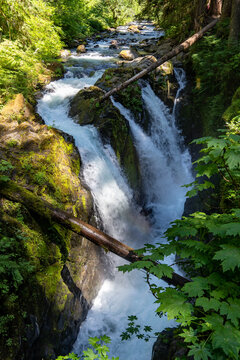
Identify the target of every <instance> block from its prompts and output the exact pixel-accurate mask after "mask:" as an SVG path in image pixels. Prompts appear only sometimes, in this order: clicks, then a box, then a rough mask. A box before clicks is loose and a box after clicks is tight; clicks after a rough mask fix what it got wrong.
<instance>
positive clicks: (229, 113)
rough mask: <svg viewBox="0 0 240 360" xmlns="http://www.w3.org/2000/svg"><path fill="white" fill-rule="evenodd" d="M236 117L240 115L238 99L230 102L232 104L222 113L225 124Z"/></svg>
mask: <svg viewBox="0 0 240 360" xmlns="http://www.w3.org/2000/svg"><path fill="white" fill-rule="evenodd" d="M237 115H240V99H234V100H233V101H232V104H231V105H230V106H229V107H228V108H227V110H226V111H225V112H224V114H223V119H224V120H225V121H226V122H227V123H230V122H231V121H232V119H233V118H234V117H235V116H237Z"/></svg>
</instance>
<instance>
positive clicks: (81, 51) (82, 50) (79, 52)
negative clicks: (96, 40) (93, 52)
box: [76, 44, 86, 54]
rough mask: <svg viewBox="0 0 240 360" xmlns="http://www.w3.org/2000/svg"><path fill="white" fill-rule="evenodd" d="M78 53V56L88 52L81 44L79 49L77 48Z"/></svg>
mask: <svg viewBox="0 0 240 360" xmlns="http://www.w3.org/2000/svg"><path fill="white" fill-rule="evenodd" d="M76 51H77V53H78V54H83V53H85V52H86V48H85V45H83V44H81V45H78V47H77V50H76Z"/></svg>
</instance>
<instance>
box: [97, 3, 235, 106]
mask: <svg viewBox="0 0 240 360" xmlns="http://www.w3.org/2000/svg"><path fill="white" fill-rule="evenodd" d="M237 1H240V0H237ZM217 21H218V19H215V20H213V21H212V22H211V23H210V24H208V25H207V26H205V27H204V28H203V29H201V30H200V31H199V32H197V33H196V34H194V35H193V36H191V37H190V38H188V39H187V40H185V41H184V42H183V43H181V44H180V45H178V46H177V47H175V48H174V49H173V50H172V51H170V52H169V53H167V54H166V55H164V56H162V57H161V58H160V59H158V60H157V61H156V62H155V63H154V64H152V65H150V66H149V67H147V68H146V69H144V70H142V71H141V72H140V73H138V74H136V75H135V76H133V77H132V78H130V79H128V80H127V81H125V82H124V83H122V84H120V85H119V86H117V87H115V88H114V89H112V90H110V91H108V92H107V93H106V94H105V95H103V96H102V97H101V98H100V99H99V102H103V101H104V100H106V99H108V98H109V97H110V96H112V95H113V94H115V93H116V92H118V91H120V90H123V89H125V88H126V87H127V86H128V85H130V84H131V83H133V82H134V81H136V80H138V79H141V78H142V77H143V76H145V75H147V74H148V73H149V72H151V71H153V70H155V69H156V68H157V67H158V66H160V65H162V64H163V63H165V61H167V60H169V59H171V58H173V57H174V56H176V55H178V54H179V53H180V52H182V51H185V50H187V49H188V48H189V47H190V46H192V45H193V44H194V43H195V42H196V41H197V40H198V39H200V38H201V37H202V36H203V34H204V33H205V32H206V31H208V30H209V29H211V28H212V27H213V26H214V25H216V23H217Z"/></svg>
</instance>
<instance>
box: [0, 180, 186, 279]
mask: <svg viewBox="0 0 240 360" xmlns="http://www.w3.org/2000/svg"><path fill="white" fill-rule="evenodd" d="M0 194H1V195H2V196H4V197H5V198H7V199H9V200H11V201H16V202H19V203H21V204H23V205H24V206H25V207H26V208H27V209H29V210H30V211H33V212H34V213H36V214H38V215H39V216H41V217H42V218H46V219H48V220H49V221H53V222H56V223H58V224H61V225H62V226H64V227H65V228H67V229H69V230H71V231H73V232H75V233H77V234H79V235H81V236H84V237H85V238H86V239H88V240H90V241H91V242H93V243H94V244H96V245H98V246H101V247H102V248H103V249H105V250H108V251H111V252H112V253H114V254H116V255H118V256H120V257H122V258H123V259H125V260H128V261H130V262H135V261H139V260H142V258H141V257H140V256H138V255H137V254H136V253H135V251H134V249H133V248H131V247H129V246H128V245H125V244H123V243H121V242H120V241H118V240H116V239H114V238H112V237H111V236H109V235H107V234H105V233H104V232H102V231H100V230H98V229H96V228H95V227H93V226H91V225H89V224H87V223H85V222H83V221H81V220H80V219H78V218H76V217H73V216H72V215H70V214H69V213H67V212H66V211H63V210H60V209H58V208H54V207H53V206H52V205H51V204H49V203H48V202H47V201H45V200H43V199H41V198H40V197H38V196H36V195H34V194H33V193H32V192H31V191H29V190H27V189H26V188H24V187H22V186H20V185H18V184H17V183H15V182H13V181H11V180H9V181H7V182H6V181H5V182H4V181H2V180H1V178H0ZM162 279H163V280H164V281H165V282H167V283H168V284H169V285H174V286H183V285H184V284H186V283H187V282H189V281H190V280H188V279H186V278H184V277H183V276H181V275H179V274H177V273H173V275H172V278H168V277H166V276H163V277H162Z"/></svg>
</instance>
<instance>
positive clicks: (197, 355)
mask: <svg viewBox="0 0 240 360" xmlns="http://www.w3.org/2000/svg"><path fill="white" fill-rule="evenodd" d="M189 348H190V349H191V350H190V351H189V353H188V355H189V356H193V357H194V360H209V359H210V358H211V359H212V356H211V353H210V352H209V350H208V349H207V348H206V346H204V344H196V345H192V346H189Z"/></svg>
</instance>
